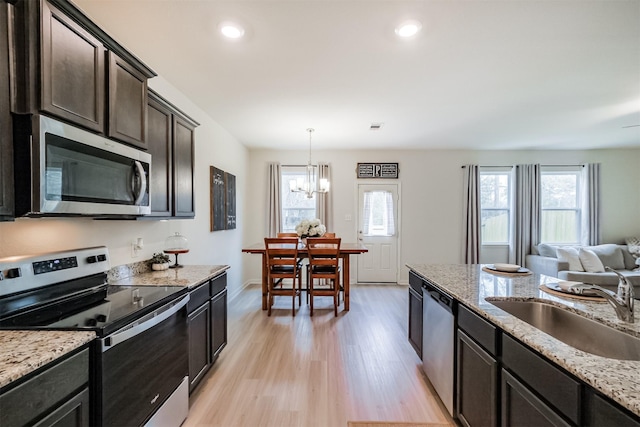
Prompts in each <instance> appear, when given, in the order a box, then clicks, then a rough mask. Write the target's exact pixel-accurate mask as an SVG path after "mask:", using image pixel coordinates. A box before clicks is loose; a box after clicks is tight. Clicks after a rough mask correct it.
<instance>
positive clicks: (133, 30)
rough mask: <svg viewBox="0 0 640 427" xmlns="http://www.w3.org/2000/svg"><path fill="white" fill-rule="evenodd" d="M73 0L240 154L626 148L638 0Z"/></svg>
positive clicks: (636, 116)
mask: <svg viewBox="0 0 640 427" xmlns="http://www.w3.org/2000/svg"><path fill="white" fill-rule="evenodd" d="M73 1H74V3H75V4H77V5H78V6H79V7H80V8H81V9H82V10H84V11H85V12H86V13H87V15H89V16H90V17H91V18H92V19H93V20H94V21H95V22H96V23H98V24H99V25H100V26H102V27H103V28H104V29H105V30H106V31H107V32H108V33H109V34H111V35H112V36H113V37H114V38H115V39H116V40H118V41H119V42H120V43H122V44H123V45H124V46H126V47H127V48H128V49H129V50H131V51H132V52H133V53H134V54H135V55H137V56H138V57H139V58H140V59H142V61H143V62H145V63H146V64H147V65H148V66H150V67H151V68H152V69H154V70H155V71H156V72H157V73H158V74H159V75H161V76H162V77H163V78H165V79H166V80H167V81H168V82H169V83H171V84H172V85H173V86H175V87H176V88H177V89H179V90H180V91H181V92H183V93H184V94H185V95H186V96H187V97H189V98H190V99H191V100H192V101H193V102H194V103H195V104H197V105H198V106H199V107H200V108H201V109H202V110H204V111H205V112H206V113H207V114H209V115H210V116H211V117H212V118H213V119H214V120H215V121H216V122H218V123H219V124H220V125H221V126H222V127H224V128H225V129H226V130H228V131H229V132H230V133H231V134H232V135H234V136H235V137H236V138H237V139H238V140H239V141H240V142H242V143H243V144H244V145H246V146H247V147H250V148H274V149H307V148H308V145H309V138H308V133H307V132H306V129H307V128H309V127H313V128H315V129H316V132H315V133H314V134H313V147H314V150H315V149H487V150H502V149H594V148H608V147H640V0H601V1H598V0H534V1H528V0H497V1H494V0H466V1H462V0H446V1H445V0H443V1H435V0H434V1H432V0H421V1H404V0H393V1H391V0H389V1H382V0H368V1H365V0H286V1H277V0H260V1H250V0H235V1H215V0H126V1H125V0H73ZM406 19H416V20H419V21H420V22H421V23H422V31H421V32H419V33H418V34H417V36H414V37H413V38H411V39H407V40H400V39H399V38H398V37H397V36H396V35H395V32H394V27H395V26H396V25H397V24H398V23H399V22H401V21H403V20H406ZM225 20H233V21H236V22H239V23H241V24H242V25H243V26H244V27H245V30H246V34H245V37H244V38H243V39H241V40H236V41H230V40H226V39H224V38H223V37H222V36H220V35H219V33H218V31H217V30H218V25H219V24H220V23H221V22H222V21H225ZM379 122H381V123H384V125H383V127H382V129H381V130H377V131H372V130H370V129H369V127H370V125H371V124H372V123H379Z"/></svg>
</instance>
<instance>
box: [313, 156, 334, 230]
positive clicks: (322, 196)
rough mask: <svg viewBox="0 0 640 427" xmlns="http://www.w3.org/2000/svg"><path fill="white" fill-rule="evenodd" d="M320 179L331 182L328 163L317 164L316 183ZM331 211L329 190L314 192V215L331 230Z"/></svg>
mask: <svg viewBox="0 0 640 427" xmlns="http://www.w3.org/2000/svg"><path fill="white" fill-rule="evenodd" d="M321 179H326V180H327V181H328V182H329V183H331V170H330V167H329V164H328V163H319V164H318V183H319V182H320V180H321ZM331 211H332V209H331V191H329V192H327V193H316V216H317V218H318V219H319V220H320V222H321V223H322V224H324V226H325V227H326V228H327V231H333V230H332V227H333V224H332V223H333V221H332V218H331Z"/></svg>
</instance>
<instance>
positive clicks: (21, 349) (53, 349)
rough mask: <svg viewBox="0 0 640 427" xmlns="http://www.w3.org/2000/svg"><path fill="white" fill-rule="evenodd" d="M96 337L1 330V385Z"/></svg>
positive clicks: (91, 335)
mask: <svg viewBox="0 0 640 427" xmlns="http://www.w3.org/2000/svg"><path fill="white" fill-rule="evenodd" d="M95 337H96V334H95V333H93V332H84V331H82V332H81V331H0V388H1V387H4V386H6V385H7V384H9V383H11V382H13V381H15V380H17V379H20V378H22V377H23V376H25V375H27V374H29V373H31V372H33V371H35V370H36V369H38V368H40V367H41V366H44V365H46V364H47V363H50V362H53V361H54V360H56V359H57V358H59V357H61V356H64V355H65V354H67V353H69V352H71V351H73V350H75V349H77V348H79V347H81V346H83V345H84V344H87V343H88V342H91V341H93V339H94V338H95Z"/></svg>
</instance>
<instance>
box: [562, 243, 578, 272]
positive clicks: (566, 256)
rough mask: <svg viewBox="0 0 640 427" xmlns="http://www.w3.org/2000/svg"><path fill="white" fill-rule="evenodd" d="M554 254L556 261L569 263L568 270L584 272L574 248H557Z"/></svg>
mask: <svg viewBox="0 0 640 427" xmlns="http://www.w3.org/2000/svg"><path fill="white" fill-rule="evenodd" d="M556 252H557V254H558V261H561V262H568V263H569V270H573V271H584V268H583V267H582V263H581V262H580V257H579V256H578V250H577V249H576V248H570V247H569V248H558V249H557V250H556Z"/></svg>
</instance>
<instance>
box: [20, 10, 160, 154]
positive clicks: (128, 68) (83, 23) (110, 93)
mask: <svg viewBox="0 0 640 427" xmlns="http://www.w3.org/2000/svg"><path fill="white" fill-rule="evenodd" d="M15 7H16V14H15V45H16V52H18V55H17V58H16V64H17V69H18V70H20V71H21V72H19V73H16V74H17V75H18V74H19V76H18V77H17V78H18V82H17V84H18V86H17V87H19V88H21V91H23V93H21V94H20V95H19V98H18V101H17V102H16V110H17V111H16V112H20V113H34V114H35V113H37V112H38V111H41V112H45V113H47V114H49V115H52V116H55V117H58V118H60V119H62V120H64V121H67V122H70V123H73V124H76V125H78V126H81V127H83V128H86V129H89V130H91V131H94V132H97V133H100V134H103V135H106V136H108V137H110V138H113V139H116V140H118V141H121V142H125V143H127V144H131V145H135V146H137V147H141V148H146V147H147V143H146V137H147V125H146V120H147V111H146V106H147V79H149V78H151V77H153V76H155V75H156V74H155V73H154V72H153V71H152V70H151V69H149V68H148V67H147V66H146V65H145V64H144V63H142V62H141V61H140V60H139V59H138V58H136V57H135V56H134V55H132V54H131V53H130V52H129V51H127V50H126V49H125V48H124V47H123V46H122V45H120V44H119V43H118V42H116V41H115V40H114V39H112V38H111V37H110V36H109V35H108V34H107V33H106V32H105V31H104V30H102V29H101V28H99V27H98V26H97V25H96V24H95V23H93V22H92V21H91V20H90V19H89V18H88V17H87V16H86V15H84V13H83V12H82V11H80V10H79V9H77V8H76V7H75V6H74V5H73V4H72V3H70V2H69V1H67V0H17V1H16V4H15Z"/></svg>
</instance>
